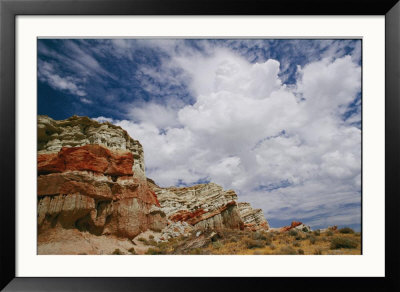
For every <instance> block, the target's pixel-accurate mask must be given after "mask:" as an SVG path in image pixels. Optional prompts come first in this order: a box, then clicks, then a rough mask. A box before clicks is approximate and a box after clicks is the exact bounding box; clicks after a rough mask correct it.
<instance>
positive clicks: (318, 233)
mask: <svg viewBox="0 0 400 292" xmlns="http://www.w3.org/2000/svg"><path fill="white" fill-rule="evenodd" d="M313 234H314V235H315V236H320V235H321V231H320V230H319V229H317V230H314V232H313Z"/></svg>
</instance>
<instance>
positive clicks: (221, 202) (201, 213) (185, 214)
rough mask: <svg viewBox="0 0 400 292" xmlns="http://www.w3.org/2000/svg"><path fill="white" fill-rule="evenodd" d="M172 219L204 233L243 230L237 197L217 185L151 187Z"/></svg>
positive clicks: (230, 191)
mask: <svg viewBox="0 0 400 292" xmlns="http://www.w3.org/2000/svg"><path fill="white" fill-rule="evenodd" d="M151 187H152V189H153V190H154V191H155V193H156V194H157V198H158V201H159V202H160V205H161V207H162V210H163V211H164V213H165V214H166V215H167V217H168V219H169V220H171V221H173V222H178V221H181V222H187V223H189V224H190V225H193V226H194V227H197V228H200V229H215V228H233V229H243V228H244V223H243V220H242V218H241V217H240V213H239V209H238V207H237V205H238V203H237V195H236V194H235V192H234V191H233V190H228V191H225V190H224V189H223V188H222V187H221V186H219V185H217V184H215V183H208V184H199V185H194V186H191V187H183V188H174V187H171V188H160V187H158V186H157V185H155V184H151Z"/></svg>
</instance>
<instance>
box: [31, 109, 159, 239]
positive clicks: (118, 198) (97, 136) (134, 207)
mask: <svg viewBox="0 0 400 292" xmlns="http://www.w3.org/2000/svg"><path fill="white" fill-rule="evenodd" d="M38 129H39V130H38V145H39V146H38V179H37V183H38V184H37V195H38V222H37V223H38V240H39V242H45V241H46V237H49V236H50V237H51V236H54V233H55V232H56V233H57V232H60V229H78V230H79V231H82V232H89V233H91V234H94V235H113V236H117V237H122V238H134V237H135V236H136V235H138V234H139V233H141V232H143V231H146V230H147V229H152V230H156V231H160V230H161V229H163V228H164V227H165V226H166V218H165V214H164V213H163V212H162V211H161V209H160V205H159V203H158V201H157V197H156V195H155V193H154V192H153V191H152V190H151V189H150V188H149V187H148V185H147V181H146V179H145V178H144V176H143V174H144V163H143V150H142V147H141V145H140V143H139V142H138V141H135V140H133V139H132V138H130V137H129V135H128V134H127V133H126V132H125V131H124V130H122V129H121V128H119V127H116V126H113V125H111V124H99V123H97V122H95V121H92V120H90V119H88V118H85V117H71V118H69V119H67V120H64V121H54V120H52V119H50V118H48V117H44V116H39V117H38ZM135 159H137V160H139V162H138V163H136V164H135Z"/></svg>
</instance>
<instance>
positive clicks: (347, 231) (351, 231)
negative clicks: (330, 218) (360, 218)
mask: <svg viewBox="0 0 400 292" xmlns="http://www.w3.org/2000/svg"><path fill="white" fill-rule="evenodd" d="M339 233H343V234H349V233H354V230H353V229H351V228H350V227H343V228H340V229H339Z"/></svg>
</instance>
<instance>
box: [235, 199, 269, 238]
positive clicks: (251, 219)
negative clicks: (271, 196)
mask: <svg viewBox="0 0 400 292" xmlns="http://www.w3.org/2000/svg"><path fill="white" fill-rule="evenodd" d="M238 207H239V212H240V216H241V217H242V219H243V222H244V227H245V228H247V229H249V230H252V231H256V230H260V229H262V230H268V229H269V224H268V222H267V220H266V219H265V217H264V213H263V211H262V210H261V209H253V208H252V207H251V206H250V203H245V202H240V203H239V204H238Z"/></svg>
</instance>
